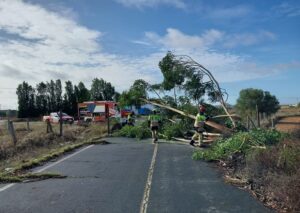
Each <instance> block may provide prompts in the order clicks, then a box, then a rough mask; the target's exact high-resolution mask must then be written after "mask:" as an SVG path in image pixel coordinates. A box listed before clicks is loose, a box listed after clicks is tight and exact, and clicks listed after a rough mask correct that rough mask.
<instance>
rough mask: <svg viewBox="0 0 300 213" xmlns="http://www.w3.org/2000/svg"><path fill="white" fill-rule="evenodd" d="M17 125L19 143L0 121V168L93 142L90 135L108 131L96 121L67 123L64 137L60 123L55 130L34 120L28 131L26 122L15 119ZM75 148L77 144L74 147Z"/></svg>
mask: <svg viewBox="0 0 300 213" xmlns="http://www.w3.org/2000/svg"><path fill="white" fill-rule="evenodd" d="M14 127H15V130H16V136H17V139H18V142H17V145H16V147H15V146H14V145H13V143H12V139H11V137H10V135H9V134H8V131H7V126H6V125H5V123H3V122H2V123H0V172H1V171H4V170H5V168H6V170H9V168H15V167H18V166H20V165H21V164H26V163H29V164H30V163H32V159H39V158H41V157H42V156H46V155H50V154H51V153H53V152H55V151H58V150H62V149H64V148H67V147H72V146H76V145H78V144H82V143H84V142H87V141H89V142H91V138H95V137H98V138H99V137H102V136H103V135H105V134H106V126H105V125H103V124H102V125H101V124H93V125H90V126H88V127H82V126H77V125H68V124H66V125H64V134H63V137H60V136H59V135H58V133H59V125H57V124H56V125H55V124H54V125H53V130H54V133H46V124H45V123H43V122H31V123H30V129H31V131H27V125H26V122H15V123H14ZM75 148H76V147H75Z"/></svg>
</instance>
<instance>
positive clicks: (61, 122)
mask: <svg viewBox="0 0 300 213" xmlns="http://www.w3.org/2000/svg"><path fill="white" fill-rule="evenodd" d="M62 117H63V116H62V111H61V109H60V110H59V136H62V135H63V119H62Z"/></svg>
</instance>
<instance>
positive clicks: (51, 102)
mask: <svg viewBox="0 0 300 213" xmlns="http://www.w3.org/2000/svg"><path fill="white" fill-rule="evenodd" d="M47 93H48V94H47V102H48V109H49V112H54V111H56V108H57V105H56V95H55V83H54V81H53V80H51V81H50V82H47Z"/></svg>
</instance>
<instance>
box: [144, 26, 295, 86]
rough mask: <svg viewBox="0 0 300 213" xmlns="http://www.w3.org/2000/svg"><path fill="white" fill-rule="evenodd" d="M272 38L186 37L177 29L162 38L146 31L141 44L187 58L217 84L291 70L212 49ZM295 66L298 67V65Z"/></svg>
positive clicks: (216, 32)
mask: <svg viewBox="0 0 300 213" xmlns="http://www.w3.org/2000/svg"><path fill="white" fill-rule="evenodd" d="M275 38H276V36H275V35H274V34H273V33H271V32H268V31H259V32H258V33H247V34H234V35H230V34H226V33H225V32H222V31H219V30H216V29H211V30H207V31H205V32H204V33H202V34H201V35H188V34H185V33H183V32H181V31H179V30H178V29H173V28H169V29H167V32H166V34H165V35H162V36H161V35H158V34H156V33H154V32H147V33H145V38H144V39H143V41H145V42H147V43H150V44H152V45H153V46H156V47H157V48H158V49H159V50H160V51H161V52H165V51H166V50H171V51H173V52H174V53H175V54H178V55H189V56H191V57H192V58H193V59H194V60H195V61H197V62H199V63H201V64H202V65H203V66H205V67H207V68H208V69H209V70H211V71H212V73H213V74H214V75H215V77H216V78H217V79H218V81H220V82H234V81H242V80H249V79H255V78H262V77H266V76H269V75H273V74H276V73H278V72H280V71H284V70H286V69H288V68H290V67H291V65H292V64H290V63H287V64H284V65H281V66H280V67H282V68H283V69H281V70H279V69H278V67H279V65H274V66H269V67H266V66H261V65H257V64H256V63H255V62H253V60H252V59H251V57H249V56H243V55H236V54H232V53H229V52H220V51H217V50H215V47H216V46H220V45H221V46H224V45H225V46H227V47H235V46H238V45H239V46H240V45H243V46H248V45H253V44H257V43H259V42H263V41H266V40H274V39H275ZM296 65H297V66H298V67H300V66H299V64H296ZM293 66H295V64H293ZM284 67H285V68H284Z"/></svg>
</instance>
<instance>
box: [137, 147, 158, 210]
mask: <svg viewBox="0 0 300 213" xmlns="http://www.w3.org/2000/svg"><path fill="white" fill-rule="evenodd" d="M157 150H158V143H155V146H154V150H153V156H152V160H151V164H150V168H149V171H148V178H147V182H146V185H145V190H144V195H143V199H142V203H141V207H140V213H146V212H147V208H148V202H149V196H150V190H151V184H152V177H153V172H154V166H155V162H156V155H157Z"/></svg>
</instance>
